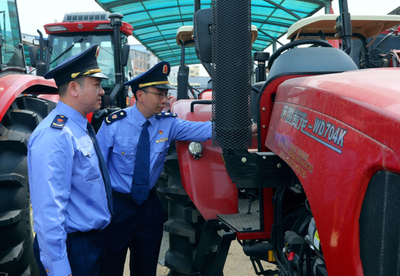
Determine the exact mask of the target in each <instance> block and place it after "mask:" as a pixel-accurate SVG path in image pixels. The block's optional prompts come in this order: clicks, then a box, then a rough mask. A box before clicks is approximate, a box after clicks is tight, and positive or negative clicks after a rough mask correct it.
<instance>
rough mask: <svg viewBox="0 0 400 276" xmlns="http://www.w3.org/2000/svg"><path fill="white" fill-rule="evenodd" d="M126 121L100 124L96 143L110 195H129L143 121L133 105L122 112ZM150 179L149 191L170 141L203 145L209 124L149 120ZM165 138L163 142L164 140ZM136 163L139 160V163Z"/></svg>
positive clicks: (154, 118) (155, 179)
mask: <svg viewBox="0 0 400 276" xmlns="http://www.w3.org/2000/svg"><path fill="white" fill-rule="evenodd" d="M124 110H125V111H126V117H124V118H122V119H120V120H117V121H115V122H113V123H111V124H109V125H107V124H106V123H105V122H103V124H102V126H101V128H100V129H99V131H98V133H97V141H98V142H99V145H100V149H101V151H102V153H103V156H104V159H105V161H106V163H107V168H108V172H109V174H110V179H111V186H112V189H113V191H117V192H120V193H125V194H129V193H130V192H131V187H132V179H133V174H134V168H135V162H136V150H137V144H138V141H139V136H140V133H141V131H142V128H143V124H144V123H145V121H146V118H145V117H144V116H143V114H142V113H140V111H139V110H138V109H137V107H136V105H134V106H133V107H129V108H126V109H124ZM149 121H150V125H149V126H148V131H149V136H150V179H149V190H150V189H152V188H153V187H154V186H155V185H156V183H157V180H158V178H159V176H160V174H161V171H162V168H163V165H164V161H165V157H166V155H167V151H168V148H169V144H170V143H171V142H172V141H173V140H183V141H206V140H208V139H211V137H212V129H211V122H210V121H208V122H190V121H185V120H181V119H179V118H176V117H163V118H158V117H156V116H154V115H153V116H152V117H150V118H149ZM166 138H167V139H166ZM139 162H140V160H139Z"/></svg>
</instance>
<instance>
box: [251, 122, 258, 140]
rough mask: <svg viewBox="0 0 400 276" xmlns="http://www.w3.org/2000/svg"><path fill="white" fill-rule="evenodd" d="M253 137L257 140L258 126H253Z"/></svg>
mask: <svg viewBox="0 0 400 276" xmlns="http://www.w3.org/2000/svg"><path fill="white" fill-rule="evenodd" d="M251 137H253V138H257V124H252V125H251Z"/></svg>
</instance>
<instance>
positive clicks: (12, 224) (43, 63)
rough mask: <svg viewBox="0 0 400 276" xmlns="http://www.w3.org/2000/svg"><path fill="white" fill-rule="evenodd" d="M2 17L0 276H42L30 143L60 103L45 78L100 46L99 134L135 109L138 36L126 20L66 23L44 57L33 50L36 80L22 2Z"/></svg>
mask: <svg viewBox="0 0 400 276" xmlns="http://www.w3.org/2000/svg"><path fill="white" fill-rule="evenodd" d="M0 10H1V11H2V14H3V18H4V20H1V22H0V27H1V28H0V29H1V33H0V36H1V37H0V38H1V39H0V63H1V68H0V87H1V88H0V275H8V276H19V275H35V276H36V275H39V271H38V269H37V265H36V263H35V261H34V257H33V252H32V244H33V227H32V223H33V222H32V220H31V208H30V199H29V185H28V175H27V163H26V154H27V141H28V139H29V137H30V134H31V133H32V131H33V130H34V129H35V127H36V126H37V125H38V124H39V123H40V122H41V120H42V119H43V118H44V117H46V116H47V114H48V113H49V112H50V111H51V110H52V109H53V108H54V107H55V106H56V103H57V101H58V94H57V87H56V85H55V83H54V81H53V80H45V79H44V78H43V77H41V76H42V75H44V73H46V72H47V71H48V70H51V69H52V68H54V67H55V66H56V65H57V64H59V63H60V62H62V61H63V60H64V59H66V58H68V57H70V56H71V55H74V54H76V53H78V52H80V51H82V50H84V49H86V47H88V46H89V45H92V44H94V43H98V44H99V45H100V46H101V51H100V55H99V58H98V62H99V66H100V67H101V69H102V71H103V72H105V73H107V74H108V76H109V78H110V79H109V80H107V82H104V83H102V86H103V88H104V90H105V91H106V95H105V96H104V100H103V103H104V104H103V107H102V109H101V110H100V111H97V112H95V113H94V114H93V115H92V116H91V118H89V119H90V120H91V122H92V124H93V125H94V127H95V128H96V127H99V126H100V124H101V120H102V118H103V117H104V116H106V115H107V114H108V113H110V112H112V111H113V110H115V109H118V108H124V107H126V106H127V105H130V103H128V102H127V89H126V87H125V86H124V85H123V83H124V82H125V81H126V80H127V79H130V78H131V77H132V75H129V69H128V68H129V63H128V57H129V45H128V44H127V37H128V36H129V35H131V34H132V29H133V28H132V26H131V25H129V24H127V23H125V22H123V21H121V19H122V15H120V14H109V13H74V14H67V15H66V16H65V20H64V21H63V22H62V23H52V24H47V25H45V28H46V31H47V33H48V35H49V37H48V39H47V40H44V39H43V37H41V39H40V45H41V46H40V48H39V50H40V51H38V49H37V48H35V47H31V49H30V57H31V63H32V65H33V66H36V68H37V71H36V73H37V74H36V76H35V75H29V74H27V70H26V65H25V57H24V49H23V44H22V39H21V31H20V25H19V21H18V9H17V6H16V0H7V1H6V0H0ZM40 35H41V34H40ZM44 49H45V50H46V53H45V55H43V51H44ZM38 53H39V54H38Z"/></svg>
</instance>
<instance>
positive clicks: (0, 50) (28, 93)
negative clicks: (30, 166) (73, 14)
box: [0, 0, 57, 276]
mask: <svg viewBox="0 0 400 276" xmlns="http://www.w3.org/2000/svg"><path fill="white" fill-rule="evenodd" d="M0 10H1V11H2V20H1V22H0V26H1V27H0V29H1V32H0V36H1V37H0V63H1V68H0V87H1V89H0V272H1V273H0V274H1V275H7V274H8V275H10V276H11V275H39V274H38V270H37V266H36V263H35V261H34V257H33V252H32V244H33V235H32V233H33V232H32V231H33V230H32V221H31V214H30V213H31V209H30V201H29V188H28V187H29V185H28V175H27V165H26V154H27V142H28V139H29V136H30V134H31V132H32V131H33V130H34V129H35V127H36V126H37V125H38V124H39V122H40V121H41V120H42V119H43V118H44V117H45V116H46V115H47V114H48V112H50V111H51V110H52V109H53V108H54V107H55V103H53V102H51V101H48V100H45V99H40V98H38V97H37V96H36V95H38V94H47V93H53V94H54V93H57V89H56V86H55V83H54V82H53V81H49V80H45V79H43V78H42V77H37V76H33V75H28V74H27V71H26V66H25V57H24V50H23V45H22V39H21V30H20V25H19V21H18V9H17V5H16V1H15V0H7V1H5V0H4V1H3V0H2V1H0ZM2 273H3V274H2Z"/></svg>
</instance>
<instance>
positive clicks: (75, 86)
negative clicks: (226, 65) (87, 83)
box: [68, 81, 80, 98]
mask: <svg viewBox="0 0 400 276" xmlns="http://www.w3.org/2000/svg"><path fill="white" fill-rule="evenodd" d="M79 88H80V86H79V83H77V82H76V81H70V82H69V84H68V93H69V94H70V95H71V96H72V97H74V98H77V97H78V94H79Z"/></svg>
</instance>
